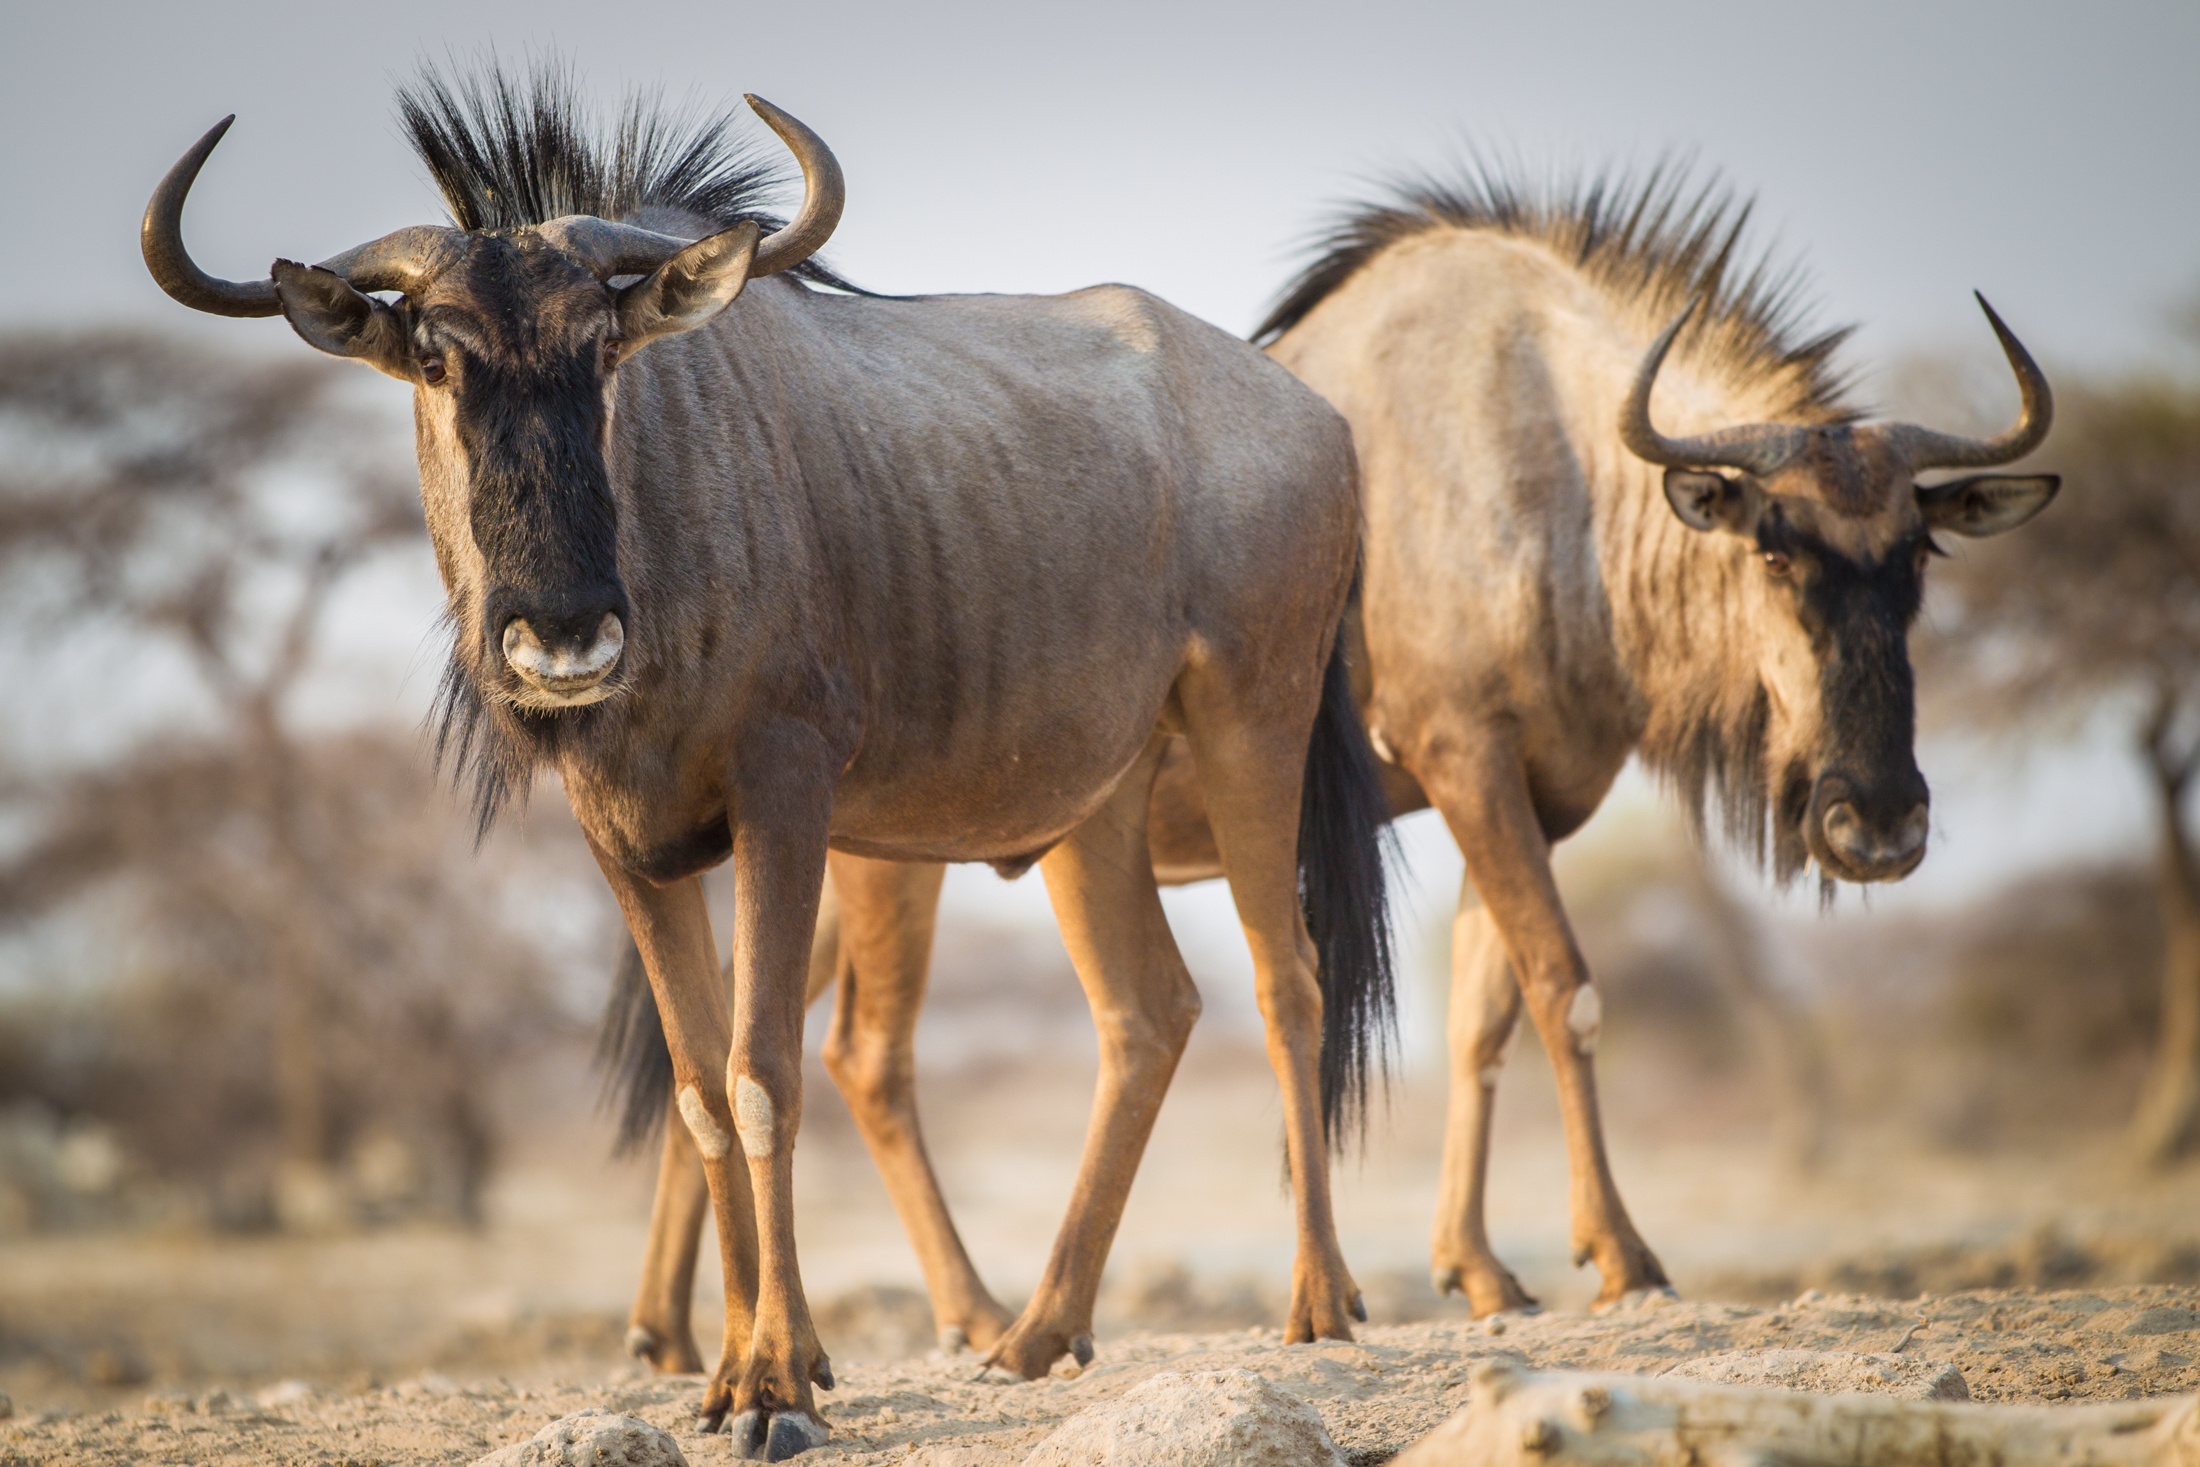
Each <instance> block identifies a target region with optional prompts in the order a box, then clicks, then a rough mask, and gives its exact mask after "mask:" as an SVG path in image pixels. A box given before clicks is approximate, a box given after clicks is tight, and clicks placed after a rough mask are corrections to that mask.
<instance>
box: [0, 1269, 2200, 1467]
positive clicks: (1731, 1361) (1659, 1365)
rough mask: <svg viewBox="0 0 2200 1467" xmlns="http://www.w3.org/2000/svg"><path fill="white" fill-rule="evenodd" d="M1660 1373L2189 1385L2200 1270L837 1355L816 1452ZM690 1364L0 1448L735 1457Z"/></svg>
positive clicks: (2054, 1394)
mask: <svg viewBox="0 0 2200 1467" xmlns="http://www.w3.org/2000/svg"><path fill="white" fill-rule="evenodd" d="M1486 1360H1504V1361H1511V1362H1515V1363H1519V1364H1524V1365H1528V1366H1532V1367H1535V1368H1539V1369H1548V1368H1572V1369H1588V1370H1619V1371H1630V1372H1636V1373H1642V1374H1662V1373H1666V1372H1676V1373H1680V1374H1684V1375H1689V1376H1694V1377H1697V1378H1704V1379H1719V1380H1727V1381H1732V1382H1736V1383H1751V1384H1769V1385H1783V1386H1789V1387H1793V1388H1801V1389H1865V1390H1878V1391H1887V1392H1892V1393H1896V1394H1904V1395H1913V1396H1918V1397H1926V1396H1934V1397H1939V1398H1943V1399H1946V1398H1950V1397H1958V1396H1963V1395H1967V1396H1968V1397H1970V1398H1971V1399H1975V1400H1981V1401H2075V1400H2087V1399H2092V1400H2115V1399H2126V1398H2135V1397H2140V1396H2152V1395H2163V1394H2173V1393H2185V1392H2191V1391H2193V1390H2195V1389H2200V1365H2196V1364H2195V1361H2196V1360H2200V1290H2196V1289H2193V1288H2189V1287H2183V1286H2141V1287H2119V1288H2107V1289H2101V1290H2098V1291H2094V1292H2089V1293H2077V1292H2061V1293H2041V1292H2030V1291H2012V1290H1982V1291H1977V1292H1969V1293H1961V1294H1955V1295H1949V1296H1945V1297H1933V1296H1927V1297H1923V1298H1919V1299H1913V1300H1906V1301H1895V1300H1887V1299H1871V1298H1862V1297H1857V1296H1853V1295H1838V1294H1832V1295H1829V1294H1820V1293H1817V1292H1816V1291H1813V1292H1811V1293H1808V1294H1806V1295H1804V1296H1803V1297H1801V1298H1799V1299H1797V1300H1794V1301H1792V1302H1790V1303H1788V1304H1783V1305H1777V1306H1772V1307H1763V1306H1753V1305H1740V1304H1717V1303H1700V1302H1683V1301H1677V1300H1653V1301H1650V1302H1649V1303H1647V1304H1646V1305H1644V1306H1643V1307H1640V1308H1635V1309H1630V1310H1626V1311H1622V1312H1616V1313H1612V1314H1605V1315H1589V1314H1581V1313H1574V1312H1559V1311H1553V1312H1551V1313H1547V1314H1542V1315H1536V1316H1514V1317H1509V1318H1503V1319H1499V1320H1493V1321H1488V1322H1484V1323H1479V1324H1477V1323H1471V1322H1466V1321H1441V1322H1427V1323H1421V1324H1409V1325H1390V1326H1374V1327H1371V1328H1368V1329H1366V1330H1365V1331H1364V1332H1363V1337H1362V1338H1361V1339H1359V1340H1357V1341H1355V1342H1353V1343H1350V1344H1342V1343H1330V1344H1315V1345H1285V1344H1283V1343H1282V1341H1281V1340H1280V1338H1279V1337H1278V1335H1277V1333H1276V1331H1274V1330H1273V1329H1268V1328H1262V1327H1255V1328H1251V1329H1246V1330H1241V1331H1237V1332H1233V1333H1226V1334H1205V1335H1175V1334H1151V1333H1130V1334H1125V1335H1121V1336H1119V1337H1116V1338H1113V1339H1103V1341H1102V1342H1101V1352H1100V1356H1099V1358H1098V1359H1097V1360H1095V1361H1094V1363H1093V1364H1092V1365H1091V1366H1090V1367H1089V1368H1087V1369H1085V1370H1083V1371H1076V1370H1074V1369H1073V1368H1067V1367H1065V1368H1063V1369H1061V1370H1058V1371H1057V1373H1056V1374H1055V1375H1054V1376H1052V1377H1050V1378H1049V1379H1046V1380H1042V1381H1036V1382H1032V1383H1028V1384H1026V1383H1013V1384H1011V1383H1004V1382H1001V1381H999V1380H997V1379H981V1378H980V1375H979V1371H978V1369H977V1365H976V1362H975V1360H974V1359H973V1358H972V1357H970V1356H968V1355H958V1356H948V1355H943V1354H939V1353H936V1352H935V1353H933V1354H930V1355H927V1356H923V1357H919V1358H914V1359H907V1360H902V1361H898V1362H888V1363H879V1364H862V1363H850V1364H848V1365H846V1366H845V1367H844V1368H841V1369H840V1370H839V1372H838V1373H839V1375H840V1380H841V1384H840V1388H839V1389H838V1390H837V1391H834V1392H831V1393H829V1394H827V1395H826V1396H825V1397H824V1398H823V1400H824V1403H825V1404H824V1409H825V1414H826V1417H827V1419H828V1421H829V1422H830V1423H831V1425H832V1429H833V1439H832V1441H831V1442H829V1443H828V1444H827V1445H826V1446H825V1447H824V1448H822V1449H820V1450H819V1451H818V1452H817V1453H816V1454H815V1457H814V1460H815V1461H816V1462H817V1463H818V1467H827V1464H832V1463H842V1462H846V1463H855V1462H887V1461H892V1462H897V1463H901V1462H907V1463H912V1464H925V1467H987V1464H994V1463H1001V1464H1008V1463H1020V1462H1022V1461H1023V1459H1024V1458H1025V1457H1026V1456H1027V1455H1029V1454H1030V1453H1031V1451H1032V1450H1033V1449H1034V1448H1035V1447H1036V1446H1037V1445H1038V1444H1039V1443H1040V1442H1041V1441H1043V1440H1044V1439H1045V1438H1046V1437H1047V1435H1048V1434H1049V1433H1050V1432H1051V1431H1052V1430H1053V1429H1054V1428H1055V1427H1056V1426H1057V1425H1058V1424H1059V1423H1061V1422H1062V1421H1063V1420H1064V1419H1065V1418H1067V1417H1069V1416H1071V1415H1073V1414H1074V1413H1076V1412H1078V1411H1080V1410H1082V1409H1084V1408H1085V1407H1087V1406H1089V1405H1092V1404H1094V1403H1095V1402H1099V1401H1105V1400H1109V1399H1112V1398H1113V1397H1115V1396H1118V1395H1120V1394H1122V1393H1123V1392H1125V1391H1127V1390H1129V1389H1130V1388H1131V1387H1133V1386H1135V1385H1137V1384H1138V1383H1139V1382H1141V1381H1144V1380H1146V1379H1148V1378H1149V1377H1151V1376H1153V1375H1155V1374H1156V1373H1158V1372H1161V1371H1180V1372H1192V1371H1209V1370H1226V1369H1244V1370H1249V1371H1252V1372H1254V1373H1256V1374H1258V1375H1260V1376H1262V1377H1264V1378H1265V1379H1267V1380H1269V1381H1271V1382H1274V1383H1275V1384H1277V1385H1279V1386H1281V1387H1283V1388H1284V1389H1286V1390H1288V1391H1290V1392H1292V1393H1293V1394H1295V1395H1298V1396H1300V1397H1301V1398H1303V1399H1305V1400H1307V1401H1308V1402H1310V1403H1311V1404H1313V1405H1314V1406H1315V1407H1316V1408H1317V1409H1319V1411H1320V1412H1321V1414H1322V1417H1323V1420H1324V1422H1325V1424H1326V1425H1327V1427H1328V1430H1329V1433H1330V1435H1331V1437H1332V1438H1334V1440H1335V1441H1336V1443H1337V1446H1338V1447H1339V1449H1340V1450H1341V1451H1342V1452H1343V1454H1344V1455H1345V1458H1346V1460H1347V1461H1348V1462H1351V1463H1353V1464H1355V1467H1358V1464H1366V1463H1376V1462H1382V1461H1385V1460H1387V1459H1388V1458H1390V1457H1391V1456H1392V1455H1394V1454H1395V1453H1397V1452H1399V1451H1401V1450H1403V1449H1404V1448H1405V1447H1406V1446H1408V1445H1410V1444H1411V1443H1412V1442H1414V1441H1415V1440H1417V1439H1418V1438H1419V1437H1421V1436H1422V1435H1423V1434H1425V1433H1426V1432H1428V1431H1429V1430H1430V1429H1431V1428H1433V1427H1434V1426H1435V1425H1436V1424H1437V1423H1438V1422H1440V1421H1442V1420H1444V1419H1445V1418H1446V1417H1448V1416H1450V1415H1451V1414H1453V1413H1454V1412H1455V1411H1457V1410H1459V1409H1460V1408H1461V1406H1463V1404H1464V1403H1465V1401H1466V1394H1467V1384H1468V1381H1469V1379H1470V1377H1471V1375H1472V1373H1473V1370H1474V1367H1475V1366H1476V1365H1477V1364H1478V1363H1479V1362H1482V1361H1486ZM701 1386H702V1382H701V1381H700V1379H699V1378H695V1377H677V1376H676V1377H667V1378H649V1377H645V1376H641V1375H639V1374H638V1373H636V1372H634V1371H633V1370H631V1369H625V1370H619V1371H615V1372H613V1374H612V1375H611V1377H610V1378H609V1379H602V1378H599V1379H597V1380H593V1381H565V1382H552V1381H545V1382H541V1383H538V1384H532V1385H520V1384H515V1383H513V1382H512V1381H511V1380H510V1379H507V1378H482V1379H472V1380H463V1381H462V1380H459V1379H454V1378H452V1377H450V1376H447V1375H443V1374H440V1373H435V1372H429V1373H425V1374H422V1375H419V1376H416V1377H414V1378H412V1379H408V1380H405V1381H402V1382H397V1383H394V1384H390V1385H369V1386H360V1387H356V1388H350V1389H344V1388H317V1387H314V1386H311V1385H307V1384H305V1383H304V1382H278V1383H275V1384H273V1385H270V1386H264V1387H262V1388H261V1389H259V1390H258V1391H256V1392H254V1393H251V1394H246V1393H245V1392H244V1391H243V1390H242V1389H238V1390H228V1389H222V1390H214V1391H210V1392H203V1393H200V1394H198V1395H195V1396H194V1395H185V1394H181V1393H166V1392H163V1393H155V1394H152V1395H149V1396H147V1397H145V1398H143V1399H142V1400H139V1401H137V1402H135V1403H133V1404H131V1405H128V1406H125V1407H122V1408H119V1409H113V1410H103V1411H96V1412H86V1413H82V1414H72V1413H69V1412H64V1411H40V1412H30V1413H23V1414H18V1415H17V1416H15V1417H14V1418H13V1419H11V1420H8V1421H5V1422H0V1463H4V1464H9V1467H13V1464H18V1463H21V1464H32V1463H40V1464H43V1463H64V1462H65V1463H87V1464H90V1463H124V1462H132V1463H135V1462H147V1463H165V1462H190V1463H204V1464H234V1467H276V1464H293V1463H325V1464H332V1467H335V1464H340V1467H382V1464H393V1467H394V1464H398V1463H451V1464H464V1463H470V1462H472V1461H474V1460H475V1459H477V1458H479V1457H481V1456H483V1455H485V1454H487V1453H488V1452H491V1451H493V1450H495V1449H497V1448H499V1447H502V1446H506V1445H509V1444H511V1443H514V1442H518V1441H523V1440H525V1439H526V1438H527V1437H529V1436H531V1435H533V1434H534V1433H535V1432H536V1431H538V1430H539V1429H540V1428H541V1427H543V1426H544V1425H546V1424H547V1423H549V1422H551V1421H553V1420H556V1419H558V1418H560V1417H563V1416H568V1415H571V1414H572V1413H574V1412H576V1411H580V1410H583V1409H585V1408H588V1407H597V1408H601V1409H605V1410H609V1411H614V1412H619V1413H623V1414H627V1415H632V1416H636V1417H639V1418H641V1419H643V1420H645V1421H648V1422H650V1423H652V1424H654V1425H657V1426H660V1427H662V1428H664V1429H665V1430H667V1431H669V1432H671V1433H672V1434H673V1435H674V1437H675V1438H676V1439H677V1440H678V1442H679V1445H680V1447H681V1449H682V1451H683V1452H684V1453H685V1454H686V1455H687V1457H688V1458H689V1460H690V1461H692V1462H697V1463H702V1462H712V1461H718V1460H724V1459H728V1458H730V1451H729V1448H728V1444H727V1439H726V1438H724V1437H722V1436H703V1435H700V1434H698V1433H697V1432H696V1431H695V1429H694V1422H693V1417H694V1411H695V1406H696V1403H697V1401H698V1399H699V1396H700V1392H701Z"/></svg>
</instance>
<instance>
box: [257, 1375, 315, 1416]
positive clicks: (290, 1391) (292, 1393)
mask: <svg viewBox="0 0 2200 1467" xmlns="http://www.w3.org/2000/svg"><path fill="white" fill-rule="evenodd" d="M314 1394H315V1392H314V1389H313V1387H312V1386H310V1385H308V1384H306V1383H305V1382H304V1381H302V1380H279V1381H277V1382H275V1384H273V1385H271V1386H269V1387H268V1388H267V1389H266V1390H264V1391H261V1392H260V1393H259V1394H258V1395H256V1396H254V1397H253V1398H252V1399H253V1400H255V1401H257V1402H259V1404H260V1409H262V1410H263V1411H265V1410H273V1409H274V1408H275V1407H277V1406H295V1405H296V1404H298V1402H300V1401H310V1400H312V1399H313V1397H314Z"/></svg>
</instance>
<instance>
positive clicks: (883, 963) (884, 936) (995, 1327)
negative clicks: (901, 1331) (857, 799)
mask: <svg viewBox="0 0 2200 1467" xmlns="http://www.w3.org/2000/svg"><path fill="white" fill-rule="evenodd" d="M830 869H831V871H832V887H833V890H835V891H836V892H838V893H839V894H840V910H841V925H840V932H841V954H842V957H841V962H840V969H839V971H840V997H839V999H838V1000H837V1001H836V1003H835V1004H834V1007H833V1023H832V1028H831V1030H830V1031H829V1032H828V1033H827V1035H826V1039H825V1068H826V1069H827V1070H828V1071H830V1072H831V1074H832V1077H833V1083H834V1084H835V1085H837V1086H839V1087H840V1093H841V1095H842V1097H843V1098H845V1099H846V1100H847V1102H848V1109H849V1111H850V1112H851V1113H852V1114H853V1115H854V1116H855V1121H856V1128H857V1129H858V1130H860V1131H861V1132H862V1133H863V1143H864V1145H865V1146H867V1147H869V1148H870V1152H871V1160H872V1161H873V1163H875V1164H876V1165H877V1167H878V1170H879V1176H880V1177H881V1178H882V1179H884V1181H885V1183H886V1190H887V1193H888V1194H889V1195H890V1196H891V1197H892V1198H893V1201H894V1211H895V1212H896V1213H898V1214H899V1215H900V1217H901V1225H902V1230H903V1231H904V1232H906V1233H907V1234H908V1235H909V1242H910V1246H911V1247H913V1248H915V1249H916V1253H917V1261H918V1263H919V1264H920V1265H921V1266H922V1267H923V1269H924V1281H925V1287H926V1289H927V1291H928V1292H930V1294H931V1295H932V1317H933V1322H934V1323H935V1324H936V1325H937V1326H938V1327H939V1331H940V1342H941V1344H942V1345H944V1346H946V1347H948V1348H950V1349H959V1348H961V1347H962V1346H964V1345H971V1346H975V1347H976V1348H978V1349H981V1350H983V1349H988V1348H990V1347H991V1346H992V1345H993V1344H994V1342H995V1341H997V1340H999V1339H1000V1337H1001V1336H1002V1335H1003V1334H1005V1333H1006V1332H1007V1330H1008V1327H1009V1325H1010V1324H1011V1323H1013V1322H1014V1316H1012V1315H1011V1314H1010V1313H1009V1312H1008V1311H1007V1310H1006V1309H1004V1308H1002V1307H1001V1305H1000V1303H999V1302H998V1301H997V1300H995V1299H994V1297H993V1295H992V1294H991V1293H990V1292H988V1291H987V1289H986V1286H985V1283H984V1281H983V1280H982V1279H980V1278H979V1277H978V1271H977V1269H976V1268H974V1267H973V1266H972V1265H971V1262H970V1254H969V1252H968V1250H966V1249H965V1248H964V1247H963V1242H962V1237H961V1235H960V1234H958V1233H957V1232H956V1231H955V1220H954V1218H953V1217H952V1216H951V1215H950V1214H949V1213H948V1210H947V1201H946V1199H945V1198H944V1197H942V1196H941V1195H940V1184H939V1179H938V1177H936V1176H935V1175H934V1174H933V1171H932V1159H931V1157H929V1156H928V1155H927V1154H926V1153H925V1149H924V1132H923V1129H922V1127H921V1126H920V1125H919V1124H918V1121H917V1087H916V1079H917V1074H916V1069H917V1063H916V1032H917V1015H918V1013H919V1011H920V1010H921V1009H922V1008H923V1007H924V986H925V977H926V970H927V968H928V966H929V964H930V960H931V955H932V928H933V921H934V919H935V917H936V916H937V915H938V910H939V899H940V879H941V878H942V877H943V876H945V875H946V874H947V873H946V868H945V867H943V866H939V865H936V864H931V863H926V862H900V861H873V860H866V859H864V858H862V857H860V856H847V855H841V854H838V853H835V854H834V855H833V856H832V857H831V858H830Z"/></svg>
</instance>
